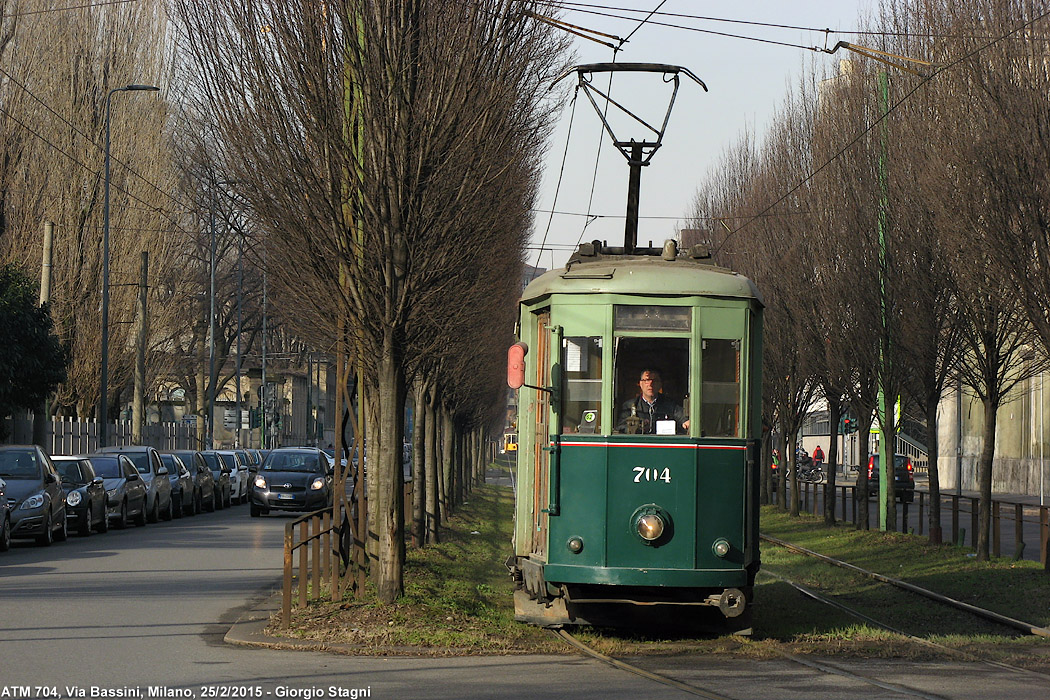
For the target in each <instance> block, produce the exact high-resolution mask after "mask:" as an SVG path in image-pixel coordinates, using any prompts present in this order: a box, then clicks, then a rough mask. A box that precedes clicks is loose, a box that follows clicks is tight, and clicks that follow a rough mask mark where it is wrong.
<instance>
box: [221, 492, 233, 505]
mask: <svg viewBox="0 0 1050 700" xmlns="http://www.w3.org/2000/svg"><path fill="white" fill-rule="evenodd" d="M232 507H233V494H232V493H230V492H229V491H227V492H226V503H225V504H223V508H232Z"/></svg>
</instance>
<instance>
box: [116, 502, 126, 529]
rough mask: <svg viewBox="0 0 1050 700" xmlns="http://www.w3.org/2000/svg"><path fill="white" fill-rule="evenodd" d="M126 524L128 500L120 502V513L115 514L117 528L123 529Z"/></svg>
mask: <svg viewBox="0 0 1050 700" xmlns="http://www.w3.org/2000/svg"><path fill="white" fill-rule="evenodd" d="M127 526H128V502H127V500H124V501H121V502H120V515H118V516H117V529H118V530H123V529H124V528H126V527H127Z"/></svg>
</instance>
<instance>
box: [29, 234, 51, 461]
mask: <svg viewBox="0 0 1050 700" xmlns="http://www.w3.org/2000/svg"><path fill="white" fill-rule="evenodd" d="M54 238H55V224H54V223H52V222H50V221H45V222H44V260H43V262H42V263H41V266H40V306H43V305H44V304H47V303H49V302H50V301H51V251H52V248H53V241H54ZM47 403H48V402H47V399H44V401H43V402H42V403H41V404H40V405H39V406H37V408H36V410H35V411H33V444H34V445H39V446H40V447H42V448H43V449H44V451H45V452H48V453H50V450H48V449H47V445H45V444H44V443H45V442H47V419H48V416H49V414H50V410H49V409H48V405H47Z"/></svg>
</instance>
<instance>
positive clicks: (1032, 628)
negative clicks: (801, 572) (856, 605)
mask: <svg viewBox="0 0 1050 700" xmlns="http://www.w3.org/2000/svg"><path fill="white" fill-rule="evenodd" d="M759 537H760V538H761V539H763V540H765V541H766V542H769V543H771V544H775V545H778V546H780V547H784V548H785V549H788V550H790V551H792V552H797V553H799V554H805V555H806V556H810V557H813V558H815V559H819V560H820V561H823V562H825V563H827V564H831V565H833V566H838V567H841V568H843V569H848V570H850V571H853V572H855V573H859V574H861V575H862V576H866V577H868V578H871V579H874V580H876V581H881V582H883V583H888V584H890V585H891V586H896V587H897V588H901V589H903V590H906V591H911V592H912V593H916V594H918V595H921V596H923V597H925V598H929V599H930V600H935V601H937V602H938V603H943V604H945V605H950V606H952V607H955V608H958V609H960V610H965V611H967V612H969V613H972V614H974V615H977V616H978V617H983V618H985V619H986V620H991V621H993V622H998V623H999V624H1002V625H1006V626H1008V627H1013V628H1014V629H1018V630H1020V631H1022V632H1024V633H1026V634H1033V635H1036V636H1039V637H1050V629H1047V628H1046V627H1039V626H1038V625H1033V624H1032V623H1030V622H1024V621H1022V620H1017V619H1014V618H1012V617H1007V616H1006V615H1000V614H999V613H997V612H993V611H991V610H986V609H984V608H979V607H977V606H976V605H970V604H969V603H964V602H962V601H961V600H956V599H955V598H949V597H948V596H946V595H941V594H940V593H935V592H934V591H931V590H929V589H927V588H923V587H921V586H916V585H915V584H914V583H908V582H907V581H901V580H900V579H895V578H890V577H889V576H884V575H883V574H879V573H876V572H874V571H868V570H867V569H862V568H861V567H859V566H857V565H856V564H850V563H849V562H844V561H840V560H838V559H834V558H832V557H829V556H827V555H824V554H820V553H819V552H814V551H813V550H811V549H806V548H805V547H800V546H799V545H797V544H792V543H791V542H787V541H785V540H781V539H778V538H776V537H771V536H769V535H765V534H759Z"/></svg>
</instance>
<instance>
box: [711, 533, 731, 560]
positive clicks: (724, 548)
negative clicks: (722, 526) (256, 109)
mask: <svg viewBox="0 0 1050 700" xmlns="http://www.w3.org/2000/svg"><path fill="white" fill-rule="evenodd" d="M730 549H732V547H731V546H730V545H729V542H728V541H727V540H726V539H725V538H723V537H720V538H718V539H717V540H715V543H714V544H713V545H711V551H713V552H714V553H715V556H716V557H719V558H720V559H724V558H725V557H726V555H727V554H729V550H730Z"/></svg>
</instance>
